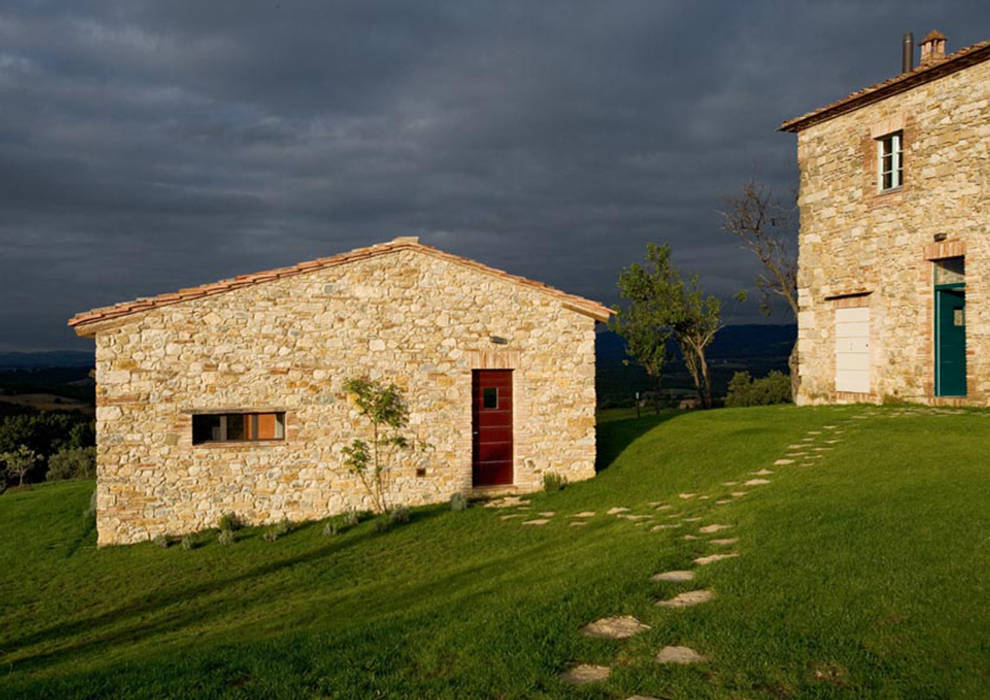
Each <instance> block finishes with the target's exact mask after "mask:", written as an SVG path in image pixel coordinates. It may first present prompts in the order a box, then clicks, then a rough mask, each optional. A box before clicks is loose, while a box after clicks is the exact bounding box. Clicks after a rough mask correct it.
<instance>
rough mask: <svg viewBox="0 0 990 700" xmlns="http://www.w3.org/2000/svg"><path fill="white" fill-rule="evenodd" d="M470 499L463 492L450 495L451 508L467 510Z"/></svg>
mask: <svg viewBox="0 0 990 700" xmlns="http://www.w3.org/2000/svg"><path fill="white" fill-rule="evenodd" d="M467 507H468V500H467V496H465V495H464V494H463V493H455V494H453V495H452V496H451V497H450V509H451V510H467Z"/></svg>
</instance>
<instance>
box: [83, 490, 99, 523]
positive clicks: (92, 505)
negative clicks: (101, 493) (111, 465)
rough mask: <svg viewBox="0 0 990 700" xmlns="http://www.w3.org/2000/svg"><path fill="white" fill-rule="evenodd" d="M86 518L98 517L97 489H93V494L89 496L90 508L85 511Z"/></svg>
mask: <svg viewBox="0 0 990 700" xmlns="http://www.w3.org/2000/svg"><path fill="white" fill-rule="evenodd" d="M82 515H83V517H84V518H95V517H96V489H93V493H91V494H90V495H89V507H88V508H87V509H86V510H84V511H83V514H82Z"/></svg>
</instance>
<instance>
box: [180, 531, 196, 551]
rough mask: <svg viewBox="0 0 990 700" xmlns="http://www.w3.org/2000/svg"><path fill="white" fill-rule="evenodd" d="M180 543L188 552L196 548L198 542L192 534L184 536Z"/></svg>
mask: <svg viewBox="0 0 990 700" xmlns="http://www.w3.org/2000/svg"><path fill="white" fill-rule="evenodd" d="M179 544H180V545H181V546H182V548H183V549H184V550H186V551H187V552H188V551H189V550H191V549H196V542H195V541H193V538H192V535H186V536H185V537H183V538H182V541H181V542H180V543H179Z"/></svg>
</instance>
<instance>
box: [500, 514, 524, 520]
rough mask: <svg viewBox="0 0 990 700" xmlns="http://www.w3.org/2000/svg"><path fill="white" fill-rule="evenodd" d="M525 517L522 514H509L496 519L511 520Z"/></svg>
mask: <svg viewBox="0 0 990 700" xmlns="http://www.w3.org/2000/svg"><path fill="white" fill-rule="evenodd" d="M525 517H526V516H525V515H523V514H522V513H511V514H509V515H500V516H498V519H499V520H512V519H513V518H525Z"/></svg>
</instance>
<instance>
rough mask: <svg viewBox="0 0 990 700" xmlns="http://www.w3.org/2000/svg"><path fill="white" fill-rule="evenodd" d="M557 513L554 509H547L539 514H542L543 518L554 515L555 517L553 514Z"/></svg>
mask: <svg viewBox="0 0 990 700" xmlns="http://www.w3.org/2000/svg"><path fill="white" fill-rule="evenodd" d="M556 514H557V513H555V512H554V511H552V510H548V511H545V512H543V513H540V514H539V516H540V517H541V518H552V517H553V516H555V515H556Z"/></svg>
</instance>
